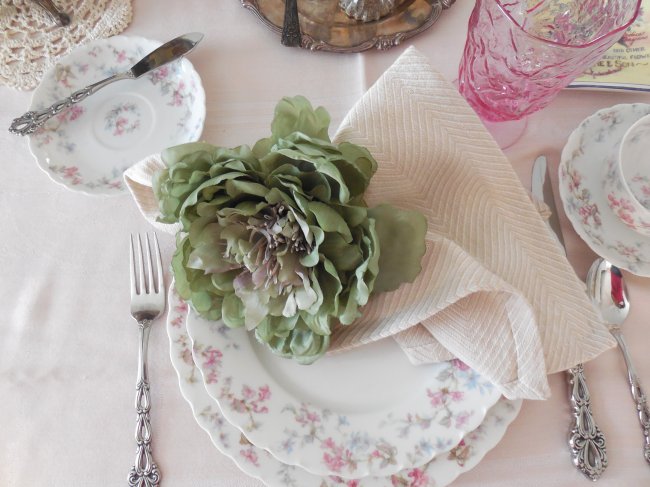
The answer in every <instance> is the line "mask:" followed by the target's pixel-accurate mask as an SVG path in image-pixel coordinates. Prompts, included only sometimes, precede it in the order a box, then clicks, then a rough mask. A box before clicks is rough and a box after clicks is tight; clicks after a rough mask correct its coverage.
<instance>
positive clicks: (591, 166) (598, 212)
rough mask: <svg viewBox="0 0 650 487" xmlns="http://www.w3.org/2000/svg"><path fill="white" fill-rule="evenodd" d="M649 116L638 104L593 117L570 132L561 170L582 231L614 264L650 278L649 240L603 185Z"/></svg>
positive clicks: (567, 201) (563, 193) (568, 205)
mask: <svg viewBox="0 0 650 487" xmlns="http://www.w3.org/2000/svg"><path fill="white" fill-rule="evenodd" d="M648 114H650V105H648V104H644V103H634V104H621V105H615V106H613V107H609V108H605V109H603V110H600V111H598V112H596V113H594V114H593V115H591V116H589V117H588V118H586V119H585V120H584V121H583V122H582V123H581V124H580V125H579V126H578V128H576V129H575V130H574V131H573V133H571V135H570V136H569V140H568V141H567V143H566V145H565V146H564V149H563V150H562V159H561V162H560V168H559V172H560V175H559V181H560V183H559V184H560V197H561V198H562V203H563V204H564V211H565V212H566V214H567V217H568V218H569V220H570V221H571V224H572V225H573V228H574V229H575V231H576V232H577V233H578V235H580V237H581V238H582V239H583V240H584V241H585V242H586V243H587V245H589V247H591V249H592V250H593V251H594V252H596V253H597V254H598V255H600V256H601V257H604V258H605V259H607V260H609V261H610V262H611V263H612V264H614V265H616V266H617V267H621V268H623V269H627V270H628V271H630V272H631V273H633V274H637V275H639V276H645V277H650V238H648V237H644V236H643V235H641V234H639V233H637V232H635V231H634V230H632V229H631V228H630V227H628V226H627V225H626V224H625V223H624V222H623V221H622V220H620V219H619V217H618V216H616V215H615V214H614V212H612V210H611V209H610V207H609V205H608V204H607V199H606V194H605V188H604V185H605V180H606V178H607V176H608V172H609V168H610V166H611V163H612V161H615V160H616V157H617V156H618V150H619V146H620V143H621V140H622V139H623V135H624V134H625V132H626V131H627V129H629V128H630V127H631V126H632V124H633V123H634V122H636V121H637V120H638V119H640V118H641V117H643V116H644V115H648Z"/></svg>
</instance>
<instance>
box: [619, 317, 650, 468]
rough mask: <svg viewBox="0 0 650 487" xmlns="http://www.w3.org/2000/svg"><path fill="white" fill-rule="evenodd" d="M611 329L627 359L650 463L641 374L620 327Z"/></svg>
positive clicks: (648, 417) (648, 425) (649, 426)
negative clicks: (633, 363) (635, 366)
mask: <svg viewBox="0 0 650 487" xmlns="http://www.w3.org/2000/svg"><path fill="white" fill-rule="evenodd" d="M609 331H610V332H611V334H612V335H613V336H614V338H616V341H617V342H618V347H619V348H620V349H621V352H622V353H623V358H624V359H625V365H626V366H627V380H628V382H629V383H630V392H632V398H633V399H634V402H635V403H636V410H637V414H638V415H639V421H640V422H641V429H642V430H643V439H644V443H645V444H644V445H643V457H644V458H645V460H646V462H649V463H650V410H648V404H647V401H646V395H645V392H644V391H643V389H642V388H641V382H640V381H639V376H638V375H636V370H635V369H634V365H632V358H631V357H630V354H629V352H628V350H627V343H626V342H625V338H623V335H622V334H621V331H620V329H619V328H618V327H615V326H612V327H610V329H609Z"/></svg>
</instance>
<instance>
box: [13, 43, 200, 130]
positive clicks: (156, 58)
mask: <svg viewBox="0 0 650 487" xmlns="http://www.w3.org/2000/svg"><path fill="white" fill-rule="evenodd" d="M201 39H203V34H201V33H199V32H192V33H191V34H185V35H182V36H180V37H177V38H175V39H172V40H171V41H169V42H166V43H165V44H163V45H162V46H160V47H159V48H157V49H155V50H153V51H152V52H150V53H149V54H147V55H146V56H145V57H143V58H142V59H141V60H140V61H138V62H137V63H136V64H134V65H133V67H131V69H129V70H128V71H125V72H124V73H117V74H114V75H113V76H110V77H109V78H106V79H104V80H102V81H99V82H97V83H94V84H92V85H90V86H86V87H85V88H82V89H80V90H78V91H75V92H74V93H72V95H70V96H69V97H67V98H64V99H63V100H59V101H57V102H55V103H54V104H53V105H51V106H50V107H48V108H45V109H44V110H40V111H38V112H35V111H29V112H27V113H25V114H24V115H23V116H22V117H18V118H16V119H14V120H13V122H12V123H11V126H10V127H9V132H11V133H12V134H17V135H27V134H31V133H33V132H34V131H36V129H38V128H39V127H40V126H41V125H43V124H44V123H45V122H46V121H47V120H49V119H50V118H52V117H53V116H55V115H57V114H58V113H60V112H61V111H62V110H65V109H66V108H68V107H70V106H72V105H74V104H75V103H79V102H80V101H82V100H85V99H86V98H88V97H89V96H90V95H92V94H93V93H96V92H97V91H98V90H100V89H102V88H104V87H105V86H108V85H110V84H111V83H113V82H115V81H120V80H123V79H138V78H139V77H141V76H143V75H145V74H147V73H148V72H150V71H153V70H154V69H157V68H159V67H161V66H164V65H165V64H167V63H170V62H172V61H175V60H177V59H180V58H181V57H183V56H185V55H186V54H187V53H189V52H190V51H191V50H192V49H194V47H195V46H196V45H197V44H198V43H199V42H200V41H201Z"/></svg>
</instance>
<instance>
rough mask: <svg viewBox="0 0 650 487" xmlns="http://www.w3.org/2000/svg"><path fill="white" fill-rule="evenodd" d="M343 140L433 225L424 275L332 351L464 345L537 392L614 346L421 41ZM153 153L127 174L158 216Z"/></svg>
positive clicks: (421, 358)
mask: <svg viewBox="0 0 650 487" xmlns="http://www.w3.org/2000/svg"><path fill="white" fill-rule="evenodd" d="M335 139H336V140H338V141H343V140H348V141H351V142H354V143H357V144H360V145H363V146H365V147H367V148H368V149H369V150H370V152H371V153H372V154H373V156H374V157H375V158H376V159H377V161H378V163H379V169H378V171H377V173H376V174H375V176H374V177H373V179H372V182H371V184H370V187H369V189H368V192H367V198H366V200H367V202H368V204H369V206H374V205H376V204H379V203H382V202H383V203H391V204H393V205H395V206H398V207H401V208H410V209H416V210H418V211H420V212H422V213H423V214H424V215H425V216H426V217H427V220H428V224H429V228H428V233H427V252H426V254H425V256H424V258H423V260H422V272H421V273H420V275H419V276H418V278H417V279H416V280H415V282H413V283H412V284H406V285H402V286H401V287H400V288H399V289H398V290H396V291H394V292H391V293H384V294H380V295H377V296H374V297H373V298H372V299H371V300H370V302H369V303H368V305H367V306H365V308H364V315H363V317H362V318H360V319H359V320H358V321H356V322H355V323H354V324H352V325H351V326H347V327H338V328H337V329H336V331H335V333H334V337H333V343H332V347H331V350H332V352H336V351H342V350H346V349H350V348H353V347H356V346H360V345H363V344H365V343H369V342H372V341H374V340H378V339H381V338H386V337H393V338H394V339H395V340H397V342H398V343H399V344H400V345H401V347H402V348H403V349H404V351H405V353H406V354H407V356H408V357H409V359H410V360H411V361H412V362H413V363H425V362H431V361H438V360H444V359H448V358H451V357H458V358H460V359H461V360H463V361H464V362H465V363H467V364H468V365H469V366H471V367H472V368H474V369H475V370H477V371H478V372H479V373H481V374H482V375H484V376H486V377H487V378H489V379H491V380H492V382H494V383H495V384H496V385H497V387H499V388H500V389H501V390H502V391H503V393H504V394H505V395H506V396H507V397H509V398H520V397H521V398H534V399H539V398H544V397H547V396H548V394H549V389H548V383H547V380H546V375H547V374H548V373H552V372H557V371H560V370H564V369H566V368H568V367H571V366H573V365H575V364H577V363H579V362H584V361H587V360H589V359H592V358H594V357H595V356H597V355H598V354H599V353H601V352H603V351H604V350H606V349H608V348H610V347H612V346H613V345H614V342H613V340H612V338H611V336H610V334H609V332H608V331H607V330H606V328H605V327H604V326H603V325H602V324H601V323H600V322H599V320H598V318H597V317H596V314H595V313H594V310H593V308H592V306H591V304H590V303H589V301H588V299H587V297H586V295H585V293H584V286H583V285H582V283H581V282H580V281H579V280H578V278H577V277H576V275H575V274H574V272H573V269H572V268H571V266H570V265H569V263H568V262H567V260H566V258H565V256H564V254H563V253H562V251H561V250H560V248H559V247H558V244H557V242H556V241H555V239H554V238H553V237H552V236H551V235H550V234H549V231H548V230H547V227H546V225H545V224H544V222H543V220H542V218H541V217H540V215H539V213H538V212H537V211H536V209H535V207H534V205H533V204H532V203H531V201H530V199H529V198H528V196H527V194H526V191H525V190H524V188H523V187H522V185H521V183H520V181H519V179H518V178H517V176H516V174H515V173H514V171H513V169H512V167H511V165H510V163H509V162H508V160H507V159H506V158H505V156H504V155H503V153H502V152H501V151H500V150H499V148H498V147H497V145H496V143H495V142H494V141H493V140H492V138H491V136H490V135H489V134H488V133H487V132H486V131H485V128H484V127H483V125H482V124H481V122H480V121H479V119H478V118H477V116H476V115H475V114H474V112H473V111H472V110H471V109H470V108H469V106H468V105H467V104H466V102H465V101H464V100H463V99H462V98H461V97H460V95H459V94H458V93H457V91H456V90H455V88H454V87H453V86H451V85H450V84H449V83H448V82H447V81H445V80H444V78H443V77H442V76H441V75H439V74H438V73H437V72H436V71H435V70H434V69H433V68H432V67H431V65H430V64H429V62H428V60H427V59H426V58H425V57H424V56H422V55H421V54H420V53H418V52H417V51H416V50H415V49H413V48H410V49H409V50H407V51H406V52H405V53H404V54H403V55H402V56H401V57H400V58H399V59H398V60H397V61H396V62H395V64H394V65H393V66H392V67H391V68H389V69H388V70H387V71H386V72H385V73H384V74H383V75H382V77H381V78H380V79H379V80H378V81H377V83H376V84H375V85H374V86H373V87H372V88H370V90H368V92H367V93H366V94H365V95H364V96H363V98H362V99H361V100H360V101H359V102H358V103H357V104H356V106H355V107H354V108H353V109H352V110H351V112H350V113H349V114H348V116H347V117H346V119H345V120H344V122H343V123H342V125H341V127H340V128H339V131H338V133H337V135H336V137H335ZM152 161H153V164H154V165H153V166H151V167H150V168H149V169H147V168H146V164H147V161H143V162H142V163H140V164H139V165H136V166H135V167H134V168H132V169H131V170H129V171H127V173H126V174H125V179H126V181H127V185H129V187H130V189H131V190H132V192H133V195H134V197H135V199H136V201H137V202H138V204H139V206H140V208H141V210H142V211H143V213H144V214H145V216H147V217H148V218H149V219H150V220H151V219H152V218H153V216H154V215H155V214H156V208H155V207H149V206H146V205H145V206H143V204H142V202H143V201H146V198H147V197H150V194H149V196H147V195H146V194H142V189H143V188H146V186H147V184H146V183H147V178H148V177H150V175H148V173H149V172H150V171H151V168H152V167H154V168H155V165H156V164H160V162H159V160H157V158H154V159H152V160H150V161H149V162H148V163H149V164H152ZM134 180H136V181H139V184H138V185H134V184H133V181H134ZM149 204H150V203H149Z"/></svg>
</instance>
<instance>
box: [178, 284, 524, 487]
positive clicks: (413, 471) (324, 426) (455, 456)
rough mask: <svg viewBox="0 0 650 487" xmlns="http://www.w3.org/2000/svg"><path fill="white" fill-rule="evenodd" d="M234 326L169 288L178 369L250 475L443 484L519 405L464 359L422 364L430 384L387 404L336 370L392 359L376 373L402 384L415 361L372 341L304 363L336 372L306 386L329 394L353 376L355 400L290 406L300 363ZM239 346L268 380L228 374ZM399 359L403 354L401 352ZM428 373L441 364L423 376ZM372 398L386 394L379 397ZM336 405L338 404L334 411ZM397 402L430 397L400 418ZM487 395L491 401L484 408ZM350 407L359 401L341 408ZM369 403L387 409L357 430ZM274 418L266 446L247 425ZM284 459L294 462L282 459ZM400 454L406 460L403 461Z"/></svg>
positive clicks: (187, 392)
mask: <svg viewBox="0 0 650 487" xmlns="http://www.w3.org/2000/svg"><path fill="white" fill-rule="evenodd" d="M202 325H207V326H202ZM192 331H193V332H194V333H192ZM236 331H239V330H231V329H229V328H227V327H226V326H224V325H223V324H221V325H220V324H218V323H209V322H208V323H205V322H204V323H201V318H200V317H198V316H196V315H195V314H193V312H192V311H190V308H189V306H188V305H187V304H186V303H184V302H183V301H182V300H181V299H180V298H179V296H178V295H177V294H176V292H175V291H174V289H173V287H172V289H171V290H170V299H169V315H168V319H167V333H168V335H169V340H170V353H171V359H172V364H173V366H174V368H175V370H176V372H177V373H178V377H179V383H180V388H181V392H182V394H183V396H184V397H185V399H186V400H187V401H188V402H189V403H190V405H191V407H192V412H193V413H194V417H195V419H196V421H197V422H198V424H199V425H200V426H201V428H203V429H204V430H205V431H206V432H207V433H208V434H209V435H210V438H211V439H212V442H213V443H214V445H215V446H216V447H217V448H218V450H219V451H220V452H221V453H223V454H225V455H227V456H228V457H230V458H231V459H232V460H233V461H234V462H235V463H236V464H237V465H238V466H239V467H240V468H241V469H242V470H243V471H244V472H246V473H247V474H248V475H250V476H252V477H255V478H258V479H260V480H262V481H263V482H264V483H265V484H266V485H269V486H278V487H280V486H287V485H295V486H301V487H312V486H313V487H330V486H331V487H334V486H349V487H352V486H355V487H359V486H365V485H367V486H373V487H374V486H376V487H382V486H385V487H393V486H395V485H398V486H399V485H403V486H418V487H433V486H434V485H435V486H437V487H440V486H443V485H447V484H449V483H450V482H452V481H453V480H454V479H455V478H456V477H457V476H458V475H459V474H461V473H463V472H465V471H467V470H469V469H470V468H472V467H474V466H475V465H476V464H478V462H479V461H480V460H481V459H482V458H483V456H484V455H485V454H486V453H487V452H488V451H489V450H490V449H492V448H493V447H494V446H495V445H496V444H497V443H498V442H499V440H500V439H501V438H502V436H503V435H504V434H505V431H506V429H507V427H508V425H509V424H510V422H512V421H513V420H514V419H515V417H516V416H517V413H518V412H519V409H520V407H521V401H509V400H507V399H503V398H501V399H499V394H498V393H496V391H495V389H494V387H492V386H491V384H489V383H487V382H485V381H484V380H483V379H481V378H480V377H479V376H478V375H477V374H476V373H475V372H473V371H472V370H471V369H469V368H468V367H467V366H465V365H464V364H463V363H462V362H460V361H451V362H449V363H443V364H437V365H435V366H432V367H431V368H430V369H429V370H418V371H416V374H414V375H415V376H417V378H418V379H419V380H421V381H422V382H424V384H420V387H419V388H415V390H412V391H411V392H421V393H422V398H420V400H418V399H417V398H413V397H412V398H410V399H411V400H410V401H409V400H408V399H409V398H408V397H404V396H393V398H394V399H395V400H394V401H390V400H389V398H390V394H389V391H385V392H386V393H385V394H384V395H383V396H384V397H383V398H382V397H379V396H381V394H380V391H374V394H372V395H371V396H370V397H368V395H366V392H365V388H364V384H363V383H356V384H355V383H354V382H353V381H352V380H349V381H348V380H346V377H345V375H343V376H341V375H338V376H333V374H335V373H336V371H335V369H336V368H338V367H340V366H344V367H345V366H350V365H353V363H354V362H357V365H359V366H361V368H362V369H364V372H365V371H366V367H372V366H376V365H378V364H379V363H380V362H384V363H385V364H386V366H385V370H383V371H382V372H385V371H386V370H388V369H389V368H391V365H393V366H394V365H397V368H400V369H402V370H400V371H398V372H396V374H395V375H394V376H393V377H390V376H383V377H382V376H379V377H377V376H375V380H378V381H380V382H382V383H384V384H386V385H387V386H389V387H390V386H393V385H395V384H397V383H398V381H399V380H401V379H403V377H404V375H406V374H405V372H406V371H407V369H408V368H409V367H412V366H410V365H409V364H408V363H406V364H404V363H401V364H400V363H399V362H398V363H397V364H395V363H394V361H393V360H392V359H394V358H397V357H398V355H399V354H400V351H399V350H393V351H392V352H393V353H392V354H390V350H389V351H388V352H389V354H390V355H389V357H391V359H390V360H386V350H382V349H377V348H373V347H364V348H362V349H360V350H359V351H358V352H353V355H355V356H356V357H347V358H344V357H336V356H335V357H329V358H326V359H323V363H322V364H321V363H320V362H319V363H317V365H322V367H320V370H319V371H317V372H315V373H314V372H313V371H311V372H309V371H307V372H309V373H310V374H312V373H313V374H314V375H316V376H317V377H318V378H320V379H323V378H326V379H328V380H330V381H333V383H330V384H321V385H320V387H314V388H313V389H312V390H310V391H309V392H312V393H313V392H314V391H317V390H318V389H319V388H320V389H321V390H324V391H327V393H332V391H334V390H336V389H337V388H340V389H345V388H346V385H347V386H348V388H349V387H350V386H355V385H356V386H357V393H356V397H354V398H350V397H347V398H341V397H332V398H331V399H330V400H327V399H328V398H326V397H325V394H323V395H321V396H320V397H311V398H307V397H305V398H304V400H303V401H300V398H301V396H300V395H299V394H296V396H295V397H294V403H293V404H292V403H291V402H289V403H287V404H284V403H282V402H279V401H282V400H285V399H286V398H287V396H289V397H291V389H292V387H293V388H294V391H295V390H296V389H295V387H296V384H297V383H299V381H300V380H301V377H294V376H292V375H290V373H291V372H293V370H292V369H294V368H296V369H297V368H299V367H302V368H305V367H304V366H301V365H298V364H295V363H284V364H283V363H282V362H280V363H279V365H280V366H278V363H277V361H283V360H284V359H279V358H277V357H274V356H271V355H269V354H268V352H267V353H266V354H265V353H264V352H265V351H264V350H262V349H261V348H258V347H255V346H254V345H251V346H250V348H249V347H248V346H246V347H240V345H242V343H240V342H239V341H238V340H234V339H233V337H232V336H231V335H232V334H233V332H236ZM188 332H189V333H188ZM243 345H246V343H245V342H244V343H243ZM383 345H387V344H383ZM242 348H247V350H242ZM386 348H390V347H386ZM395 348H396V347H395ZM370 349H372V350H370ZM238 355H242V356H243V357H242V359H243V360H247V361H248V360H251V361H252V362H248V363H249V366H250V364H251V363H252V364H255V366H254V369H252V370H251V372H253V373H255V372H260V371H261V370H264V371H265V372H266V373H265V377H263V379H265V380H264V381H262V382H260V381H258V382H257V383H252V384H251V385H246V384H241V376H240V374H236V373H235V374H233V375H230V376H228V375H227V374H228V373H232V372H233V371H228V367H226V366H230V365H231V364H232V365H233V366H235V367H241V366H242V364H241V363H238V364H237V361H238V360H239V359H238V358H237V356H238ZM373 355H374V358H373ZM402 355H403V354H402ZM273 359H275V362H276V363H275V365H276V367H275V368H271V367H268V368H264V367H259V368H258V367H257V365H258V364H259V365H262V366H267V365H271V364H270V363H269V362H274V360H273ZM402 359H403V361H405V357H403V356H402ZM285 362H288V361H285ZM327 362H330V363H327ZM342 362H345V363H342ZM364 362H365V363H364ZM235 364H237V365H235ZM283 366H284V367H283ZM330 366H331V367H330ZM309 367H312V366H309ZM431 369H434V370H431ZM240 370H241V369H240ZM399 372H403V373H404V374H399ZM430 372H434V373H431V377H429V378H428V379H429V380H426V378H427V375H429V374H428V373H430ZM350 373H352V375H353V376H354V378H358V377H359V375H358V371H355V370H354V369H351V370H350ZM398 374H399V375H398ZM245 375H248V374H245ZM261 378H262V377H260V379H261ZM418 379H416V380H413V379H412V380H410V381H408V384H409V385H410V384H412V383H414V382H417V380H418ZM342 382H343V383H346V382H347V384H342ZM260 384H261V385H260ZM302 384H303V385H304V382H302ZM417 389H420V391H417ZM351 390H352V389H348V390H347V393H350V392H351ZM400 392H402V391H400ZM276 396H278V397H277V398H276ZM411 396H414V394H411ZM307 399H312V400H311V401H307ZM353 399H354V400H353ZM376 399H379V400H380V401H382V402H380V403H379V404H374V405H372V401H374V400H376ZM494 401H496V402H494ZM337 403H338V404H341V406H340V407H339V408H337V409H335V407H336V406H337V405H338V404H337ZM355 403H356V404H355ZM400 403H406V407H407V409H408V407H409V406H411V407H416V406H423V409H424V411H421V412H419V413H410V414H409V413H406V414H403V415H402V416H400V417H396V416H393V415H391V413H390V412H387V411H390V408H391V407H395V406H400V405H401V404H400ZM417 403H420V404H417ZM491 403H494V404H492V405H491V406H487V405H489V404H491ZM353 404H355V405H356V406H357V408H359V409H358V410H356V411H355V410H354V407H347V408H346V407H345V406H350V405H353ZM364 404H365V406H366V407H368V405H371V406H370V407H368V409H370V411H364V410H363V409H361V408H360V406H363V405H364ZM414 404H415V405H414ZM368 412H369V413H370V415H374V416H378V417H380V422H379V423H378V427H377V429H376V430H371V429H366V430H363V429H355V428H354V424H355V423H356V422H357V421H359V420H367V417H366V416H367V414H368ZM226 415H228V417H231V418H234V422H232V423H231V422H230V421H229V420H228V419H227V417H226ZM273 426H275V427H277V428H278V430H279V431H280V433H279V434H278V436H277V437H273V436H270V437H269V438H268V440H269V441H268V442H266V443H264V445H265V446H261V445H260V444H255V443H253V442H252V441H251V440H250V437H251V436H253V435H251V434H250V433H251V432H252V433H254V434H255V433H258V436H260V435H259V433H260V432H261V433H264V432H265V431H266V430H267V429H270V428H272V427H273ZM274 440H275V441H274ZM279 458H282V459H290V460H289V461H285V462H283V461H281V460H280V459H279ZM398 458H399V459H400V461H403V462H405V463H403V464H400V463H398ZM289 462H292V463H289ZM304 465H309V467H305V466H304ZM358 472H362V473H361V474H359V473H358ZM382 472H385V473H382Z"/></svg>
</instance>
